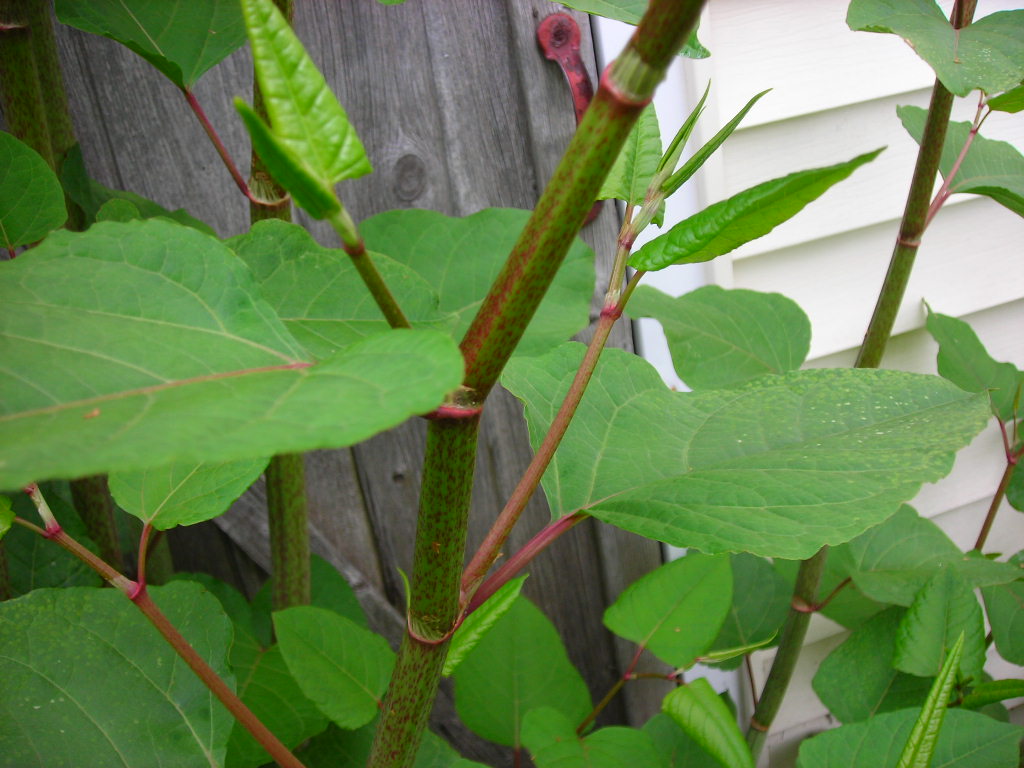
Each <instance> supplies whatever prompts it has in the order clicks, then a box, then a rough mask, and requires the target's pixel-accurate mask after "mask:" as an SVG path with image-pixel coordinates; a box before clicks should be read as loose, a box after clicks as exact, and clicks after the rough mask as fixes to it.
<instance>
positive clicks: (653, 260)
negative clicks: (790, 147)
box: [629, 149, 882, 272]
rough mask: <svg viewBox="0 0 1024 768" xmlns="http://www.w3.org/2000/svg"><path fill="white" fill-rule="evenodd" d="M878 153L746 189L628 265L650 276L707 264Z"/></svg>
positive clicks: (765, 230) (710, 208)
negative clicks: (675, 266) (667, 269)
mask: <svg viewBox="0 0 1024 768" xmlns="http://www.w3.org/2000/svg"><path fill="white" fill-rule="evenodd" d="M881 151H882V150H881V149H876V150H875V151H874V152H868V153H866V154H863V155H858V156H857V157H855V158H853V159H852V160H849V161H847V162H845V163H838V164H836V165H830V166H828V167H826V168H812V169H810V170H806V171H797V172H796V173H791V174H789V175H788V176H783V177H781V178H778V179H772V180H771V181H766V182H764V183H762V184H758V185H757V186H754V187H751V188H750V189H745V190H743V191H742V192H739V193H737V194H735V195H733V196H732V197H730V198H728V199H726V200H722V201H721V202H718V203H715V204H713V205H709V206H708V207H707V208H705V209H704V210H703V211H701V212H700V213H696V214H694V215H693V216H691V217H690V218H688V219H686V220H684V221H681V222H679V223H678V224H676V225H675V226H674V227H672V229H670V230H669V231H668V232H666V233H665V234H663V235H660V236H659V237H656V238H655V239H654V240H651V241H650V242H649V243H645V244H644V245H643V246H642V247H641V248H640V250H638V251H636V252H635V253H634V254H633V256H632V257H631V258H630V260H629V265H630V266H631V267H633V268H634V269H643V270H647V271H649V272H650V271H655V270H659V269H664V268H665V267H669V266H671V265H673V264H695V263H697V262H702V261H711V259H714V258H716V257H718V256H721V255H722V254H723V253H729V251H732V250H735V249H736V248H739V247H740V246H741V245H743V244H744V243H749V242H750V241H751V240H756V239H757V238H759V237H761V236H763V235H767V234H768V233H769V232H771V231H772V230H773V229H775V227H777V226H778V225H779V224H781V223H782V222H784V221H786V220H787V219H791V218H793V217H794V216H796V215H797V214H798V213H800V211H802V210H803V209H804V206H806V205H807V204H808V203H810V202H811V201H812V200H817V199H818V198H819V197H821V195H823V194H824V193H825V192H826V191H827V190H828V189H829V187H831V186H832V185H833V184H837V183H838V182H840V181H842V180H843V179H845V178H846V177H847V176H849V175H850V174H851V173H853V172H854V171H855V170H857V169H858V168H859V167H860V166H862V165H864V164H865V163H869V162H871V161H872V160H874V159H875V158H876V157H878V153H879V152H881Z"/></svg>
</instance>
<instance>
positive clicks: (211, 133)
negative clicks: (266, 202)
mask: <svg viewBox="0 0 1024 768" xmlns="http://www.w3.org/2000/svg"><path fill="white" fill-rule="evenodd" d="M181 92H182V94H183V95H184V96H185V101H187V102H188V106H189V108H190V109H191V110H192V113H193V114H194V115H195V116H196V118H197V119H198V120H199V124H200V125H202V126H203V130H204V131H206V135H207V137H208V138H209V139H210V141H211V142H212V144H213V148H214V149H216V150H217V154H218V155H220V159H221V162H223V163H224V167H225V168H227V169H228V173H230V174H231V178H232V179H233V180H234V182H235V186H237V187H238V189H239V191H240V192H241V193H242V194H243V195H245V196H246V197H247V198H249V200H250V202H252V203H253V204H255V205H263V201H262V200H260V199H259V198H257V197H256V196H255V195H254V194H253V193H252V192H251V191H250V190H249V185H248V184H246V183H245V179H243V178H242V174H241V172H240V171H239V170H238V166H237V165H235V161H234V160H232V159H231V155H230V154H228V150H227V147H225V146H224V142H222V141H221V140H220V136H219V135H218V134H217V129H216V128H214V127H213V123H211V122H210V119H209V118H208V117H207V116H206V112H205V111H204V110H203V108H202V106H200V104H199V102H198V101H197V100H196V97H195V94H194V93H192V91H191V90H189V89H188V88H184V89H182V91H181Z"/></svg>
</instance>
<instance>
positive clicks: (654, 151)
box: [597, 104, 661, 205]
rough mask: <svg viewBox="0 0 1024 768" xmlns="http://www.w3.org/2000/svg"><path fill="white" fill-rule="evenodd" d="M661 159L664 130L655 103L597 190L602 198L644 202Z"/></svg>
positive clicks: (647, 110)
mask: <svg viewBox="0 0 1024 768" xmlns="http://www.w3.org/2000/svg"><path fill="white" fill-rule="evenodd" d="M659 160H661V130H660V129H659V127H658V115H657V113H655V111H654V105H653V104H648V105H647V107H645V108H644V111H643V112H641V113H640V117H639V118H638V119H637V121H636V123H634V125H633V128H632V129H631V130H630V132H629V136H627V137H626V143H625V144H623V145H622V149H621V150H620V152H619V156H618V157H617V158H616V160H615V165H613V166H612V169H611V170H610V171H609V172H608V175H607V176H606V177H605V179H604V183H603V184H602V185H601V191H600V192H598V193H597V199H598V200H607V199H609V198H615V199H617V200H622V201H623V202H625V203H628V204H632V205H641V204H643V202H644V198H645V197H646V195H647V188H648V187H649V186H650V184H651V179H652V178H653V177H654V173H655V172H656V171H657V170H658V161H659Z"/></svg>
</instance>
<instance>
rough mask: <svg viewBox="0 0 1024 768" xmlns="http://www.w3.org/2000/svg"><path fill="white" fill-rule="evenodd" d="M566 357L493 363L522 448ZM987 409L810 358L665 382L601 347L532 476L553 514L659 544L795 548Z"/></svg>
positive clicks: (873, 511)
mask: <svg viewBox="0 0 1024 768" xmlns="http://www.w3.org/2000/svg"><path fill="white" fill-rule="evenodd" d="M582 356H583V346H582V345H579V344H564V345H562V346H561V347H559V348H558V349H556V350H554V351H553V352H552V353H551V354H549V355H546V356H545V357H542V358H531V359H521V360H513V361H512V362H511V363H510V364H509V366H508V367H507V368H506V372H505V375H504V376H503V379H502V383H503V384H504V385H505V386H506V387H507V388H508V389H510V390H511V391H512V393H513V394H514V395H515V396H516V397H518V398H519V399H520V400H523V401H524V403H525V404H526V418H527V425H528V427H529V431H530V440H531V443H532V444H533V445H534V447H536V446H537V445H538V444H539V442H540V440H541V439H542V437H543V435H544V434H545V433H546V431H547V428H548V424H550V422H551V419H552V418H553V415H554V413H555V412H556V410H557V408H558V406H559V405H560V404H561V402H562V399H563V398H564V396H565V393H566V391H567V390H568V388H569V385H570V383H571V381H572V378H573V377H574V376H575V373H576V370H577V369H578V367H579V364H580V360H581V359H582ZM988 419H989V414H988V405H987V403H986V402H985V400H984V399H983V398H982V397H981V396H979V395H970V394H967V393H964V392H963V391H962V390H960V389H959V388H957V387H955V386H954V385H952V384H950V383H949V382H947V381H944V380H943V379H940V378H939V377H937V376H922V375H919V374H907V373H902V372H897V371H866V370H846V369H837V370H820V369H819V370H808V371H795V372H791V373H787V374H784V375H781V376H770V377H763V378H761V379H758V380H757V381H754V382H751V383H750V384H747V385H745V386H742V387H738V388H736V389H729V390H708V391H704V392H693V393H676V392H671V391H669V390H668V388H667V387H666V386H665V385H664V384H663V383H662V381H661V378H660V377H659V376H658V373H657V372H656V371H655V370H654V368H653V367H651V366H650V364H648V363H646V362H645V361H643V360H641V359H640V358H638V357H636V356H635V355H630V354H629V353H627V352H620V351H618V350H607V351H605V353H604V354H603V355H602V357H601V361H600V363H599V364H598V366H597V370H596V371H595V373H594V376H593V378H592V379H591V383H590V386H589V387H588V389H587V392H586V394H585V395H584V396H583V400H582V402H581V403H580V406H579V408H578V409H577V413H576V418H575V419H574V421H573V423H572V424H571V425H570V426H569V429H568V431H567V432H566V435H565V438H564V439H563V440H562V444H561V446H560V447H559V449H558V451H557V453H556V454H555V458H554V460H553V461H552V463H551V465H550V467H549V468H548V471H547V473H546V475H545V478H544V481H543V482H544V491H545V494H546V496H547V498H548V502H549V504H550V505H551V509H552V514H553V515H555V516H556V517H560V516H562V515H565V514H569V513H571V512H575V511H577V510H583V511H585V512H588V513H590V514H592V515H594V516H595V517H598V518H600V519H601V520H604V521H605V522H609V523H612V524H613V525H617V526H619V527H621V528H625V529H626V530H629V531H633V532H634V533H639V534H640V535H643V536H648V537H650V538H655V539H657V540H659V541H664V542H667V543H670V544H673V545H675V546H682V547H695V548H697V549H700V550H701V551H703V552H708V553H717V552H724V551H746V552H751V553H754V554H758V555H764V556H770V557H785V558H792V559H798V558H805V557H809V556H810V555H811V554H813V553H814V552H816V551H817V550H818V549H819V548H820V547H821V546H822V545H823V544H838V543H841V542H842V541H845V540H848V539H850V538H853V537H854V536H856V535H858V534H860V533H862V532H863V531H864V530H866V529H867V528H869V527H871V526H872V525H877V524H878V523H880V522H882V521H883V520H885V519H886V518H888V517H889V516H890V515H892V514H893V513H894V512H895V511H896V510H897V509H898V508H899V505H900V504H901V503H902V502H903V501H904V500H906V499H908V498H911V497H912V496H914V495H915V494H916V493H917V491H918V489H919V488H920V486H921V484H922V483H925V482H933V481H934V480H936V479H938V478H939V477H941V476H942V475H944V474H945V473H947V472H948V471H949V469H950V467H951V466H952V460H953V454H954V452H955V451H956V450H957V449H958V448H959V447H961V446H963V445H965V444H966V443H968V442H969V441H970V440H971V439H972V438H973V437H974V435H976V434H977V433H978V431H980V430H981V428H982V427H983V426H984V425H985V424H986V423H987V421H988Z"/></svg>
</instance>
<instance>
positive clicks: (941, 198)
mask: <svg viewBox="0 0 1024 768" xmlns="http://www.w3.org/2000/svg"><path fill="white" fill-rule="evenodd" d="M984 109H985V94H984V92H982V93H981V95H980V97H979V99H978V111H977V112H975V114H974V122H973V123H971V130H969V131H968V132H967V139H966V140H965V141H964V145H963V146H962V147H961V148H960V154H958V155H957V156H956V160H954V161H953V165H952V166H950V168H949V173H947V174H946V176H945V178H943V180H942V185H941V186H940V187H939V191H938V192H936V193H935V199H934V200H932V202H931V205H929V206H928V213H927V215H926V216H925V220H924V225H925V228H927V227H928V225H929V224H931V221H932V219H933V218H934V217H935V214H936V213H938V212H939V209H940V208H942V206H943V205H944V204H945V202H946V201H947V200H948V199H949V196H950V195H951V194H952V193H951V192H950V187H951V186H952V185H953V179H954V178H956V174H957V172H958V171H959V170H960V166H961V165H963V162H964V158H965V157H967V152H968V151H969V150H970V148H971V144H973V143H974V139H975V137H976V136H977V135H978V131H979V130H981V124H982V123H983V122H984V121H985V114H983V112H984Z"/></svg>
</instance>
